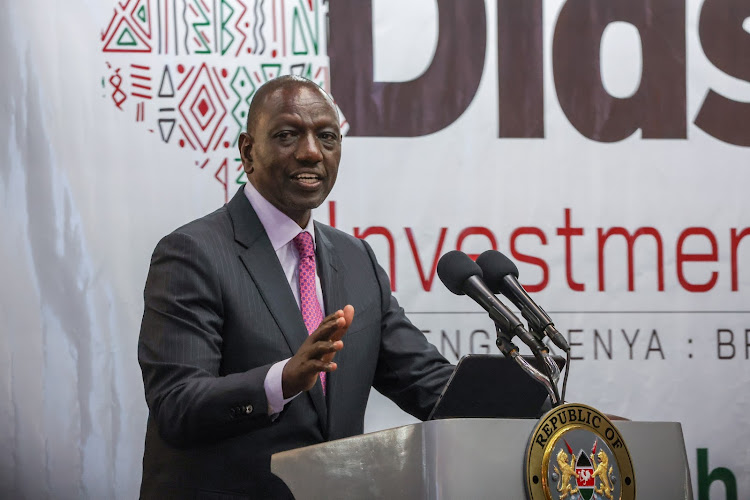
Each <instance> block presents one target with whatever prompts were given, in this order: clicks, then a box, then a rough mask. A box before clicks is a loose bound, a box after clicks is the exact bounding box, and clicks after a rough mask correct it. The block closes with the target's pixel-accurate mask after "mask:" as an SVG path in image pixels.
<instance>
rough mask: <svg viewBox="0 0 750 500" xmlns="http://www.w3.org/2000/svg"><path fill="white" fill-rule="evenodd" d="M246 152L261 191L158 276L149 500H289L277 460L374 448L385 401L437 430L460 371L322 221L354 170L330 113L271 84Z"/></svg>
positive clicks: (181, 244)
mask: <svg viewBox="0 0 750 500" xmlns="http://www.w3.org/2000/svg"><path fill="white" fill-rule="evenodd" d="M239 145H240V153H241V156H242V162H243V165H244V169H245V172H246V173H247V176H248V179H249V181H250V182H249V183H248V184H247V185H246V186H245V187H244V188H243V189H240V191H239V192H238V193H237V194H236V195H235V196H234V197H233V198H232V200H231V201H230V202H229V203H228V204H227V205H225V206H224V207H222V208H220V209H219V210H217V211H215V212H214V213H212V214H209V215H207V216H205V217H203V218H201V219H198V220H196V221H193V222H191V223H189V224H187V225H185V226H183V227H181V228H179V229H177V230H176V231H175V232H173V233H172V234H170V235H168V236H166V237H165V238H164V239H162V240H161V241H160V242H159V244H158V245H157V247H156V250H155V251H154V254H153V257H152V260H151V267H150V270H149V274H148V279H147V282H146V288H145V293H144V299H145V311H144V315H143V323H142V326H141V333H140V339H139V345H138V358H139V362H140V365H141V369H142V371H143V381H144V387H145V392H146V401H147V403H148V406H149V410H150V412H149V418H148V424H147V431H146V448H145V453H144V458H143V481H142V486H141V496H142V498H188V497H189V498H287V497H290V496H291V494H290V493H289V491H288V489H287V488H286V487H285V485H284V484H283V483H282V482H281V480H280V479H278V478H277V477H276V476H274V475H272V474H271V472H270V457H271V455H272V454H273V453H276V452H279V451H284V450H288V449H292V448H296V447H301V446H307V445H311V444H316V443H321V442H324V441H327V440H332V439H340V438H344V437H348V436H353V435H357V434H361V433H362V432H363V421H364V413H365V406H366V403H367V398H368V395H369V391H370V388H371V387H375V388H376V389H377V390H378V391H380V392H382V393H383V394H385V395H386V396H388V397H389V398H391V399H392V400H393V401H395V402H396V403H397V404H398V405H399V406H400V407H401V408H403V409H404V410H405V411H407V412H409V413H411V414H412V415H414V416H416V417H418V418H420V419H425V418H426V417H427V416H428V413H429V411H430V409H431V408H432V406H433V405H434V403H435V401H436V400H437V398H438V396H439V394H440V392H441V390H442V388H443V386H444V385H445V383H446V381H447V379H448V377H449V375H450V373H451V371H452V366H451V365H450V364H449V363H448V362H447V361H446V360H445V359H444V358H443V357H442V356H441V355H440V354H439V353H438V352H437V350H436V349H435V348H434V347H433V346H432V345H431V344H430V343H428V342H427V340H426V339H425V337H424V335H423V334H422V333H421V332H420V331H419V330H418V329H417V328H415V327H414V326H413V325H412V324H411V323H410V322H409V321H408V320H407V319H406V317H405V315H404V312H403V309H401V308H400V307H399V305H398V303H397V302H396V300H395V298H394V297H393V296H392V295H391V291H390V286H389V280H388V277H387V276H386V274H385V272H384V271H383V269H382V268H381V267H380V266H379V265H378V263H377V262H376V259H375V256H374V254H373V252H372V249H371V248H370V247H369V245H368V244H367V243H366V242H364V241H363V240H359V239H355V238H353V237H351V236H349V235H347V234H345V233H342V232H340V231H338V230H335V229H333V228H331V227H328V226H325V225H323V224H319V223H317V222H313V221H312V217H311V210H312V209H313V208H315V207H317V206H319V205H320V204H321V203H322V202H323V201H324V200H325V198H326V197H327V196H328V193H329V192H330V190H331V189H332V188H333V185H334V183H335V181H336V176H337V173H338V166H339V160H340V157H341V133H340V130H339V126H338V116H337V112H336V109H335V107H334V105H333V102H332V101H331V99H330V97H329V96H328V95H327V94H326V93H325V92H323V91H322V90H321V89H320V88H319V87H318V86H317V85H315V84H314V83H312V82H310V81H308V80H304V79H301V78H296V77H282V78H279V79H276V80H272V81H270V82H268V83H267V84H265V85H264V86H263V87H261V88H260V89H259V90H258V91H257V93H256V95H255V97H254V99H253V102H252V104H251V106H250V110H249V113H248V129H247V132H246V133H243V134H242V135H241V138H240V143H239ZM302 233H307V234H302ZM300 242H302V243H300ZM305 248H309V249H312V248H314V254H313V252H312V251H310V252H309V255H307V254H306V252H307V250H305ZM305 263H307V265H308V268H305V267H304V266H305ZM310 266H311V267H310ZM323 311H326V312H327V313H328V316H326V317H325V318H323ZM319 374H320V375H319ZM323 374H324V376H325V379H324V380H322V378H323V377H322V376H321V375H323Z"/></svg>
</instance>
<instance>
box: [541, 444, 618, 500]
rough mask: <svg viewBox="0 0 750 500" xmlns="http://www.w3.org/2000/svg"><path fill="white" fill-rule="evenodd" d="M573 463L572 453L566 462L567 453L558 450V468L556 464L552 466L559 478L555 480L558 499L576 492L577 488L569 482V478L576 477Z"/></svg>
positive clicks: (574, 460)
mask: <svg viewBox="0 0 750 500" xmlns="http://www.w3.org/2000/svg"><path fill="white" fill-rule="evenodd" d="M575 463H576V457H574V456H572V455H571V457H570V463H568V454H567V453H565V450H560V452H559V453H558V454H557V465H559V466H560V468H559V469H558V468H557V466H554V470H555V473H556V474H557V475H558V476H560V479H559V480H558V481H557V492H558V493H560V500H564V499H565V498H567V497H568V495H571V494H573V493H577V492H578V488H576V487H575V486H573V485H571V484H570V479H571V478H573V477H575V478H576V479H577V478H578V473H577V472H576V469H575ZM610 498H611V497H610Z"/></svg>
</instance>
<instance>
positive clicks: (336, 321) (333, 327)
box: [310, 311, 345, 342]
mask: <svg viewBox="0 0 750 500" xmlns="http://www.w3.org/2000/svg"><path fill="white" fill-rule="evenodd" d="M344 323H345V320H344V313H343V311H336V312H335V313H333V314H331V315H330V316H327V317H326V318H325V319H324V320H323V321H322V322H321V323H320V325H319V326H318V328H316V329H315V331H314V332H312V334H310V337H311V338H310V341H311V342H317V341H319V340H328V339H329V338H331V336H332V335H333V334H334V333H336V331H337V330H338V329H339V328H341V326H342V325H343V324H344Z"/></svg>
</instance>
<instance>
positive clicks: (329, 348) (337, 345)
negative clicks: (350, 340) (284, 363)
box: [310, 340, 344, 359]
mask: <svg viewBox="0 0 750 500" xmlns="http://www.w3.org/2000/svg"><path fill="white" fill-rule="evenodd" d="M343 347H344V343H343V342H341V341H340V340H337V341H335V342H333V341H330V340H321V341H320V342H316V343H315V344H314V345H313V347H312V349H311V351H310V358H312V359H315V358H317V359H320V358H322V357H323V356H324V355H326V354H331V353H336V352H338V351H340V350H341V348H343Z"/></svg>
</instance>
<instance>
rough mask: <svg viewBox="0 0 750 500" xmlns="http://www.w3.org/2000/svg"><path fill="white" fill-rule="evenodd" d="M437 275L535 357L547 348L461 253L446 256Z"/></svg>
mask: <svg viewBox="0 0 750 500" xmlns="http://www.w3.org/2000/svg"><path fill="white" fill-rule="evenodd" d="M437 274H438V277H439V278H440V281H442V282H443V284H444V285H445V287H446V288H447V289H448V290H450V291H451V292H453V293H455V294H456V295H468V296H469V297H471V298H472V299H474V301H475V302H477V303H478V304H479V305H480V306H482V308H483V309H484V310H485V311H487V312H488V313H489V315H490V318H492V320H493V321H494V322H495V324H496V325H498V327H500V329H501V330H502V331H504V332H506V333H507V334H508V335H509V336H511V337H512V336H514V335H516V336H518V338H520V339H521V340H522V341H523V342H524V343H525V344H526V345H528V346H529V348H531V352H533V353H534V354H535V355H536V356H539V355H540V351H541V350H546V347H545V346H544V345H543V344H542V343H541V342H539V341H538V340H537V339H536V337H534V336H533V335H531V334H530V333H529V332H528V331H526V329H525V328H524V327H523V323H521V321H520V320H519V319H518V318H517V317H516V315H515V314H513V312H512V311H511V310H510V309H508V308H507V307H506V306H505V304H503V303H502V302H500V301H499V300H498V299H497V297H495V295H494V294H493V293H492V291H491V290H490V289H489V288H488V287H487V285H486V284H485V282H484V281H483V280H482V269H481V268H480V267H479V266H478V265H477V264H476V262H474V261H473V260H471V258H470V257H469V256H468V255H466V254H465V253H463V252H460V251H458V250H451V251H450V252H448V253H446V254H445V255H443V256H442V257H440V260H439V261H438V265H437Z"/></svg>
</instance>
